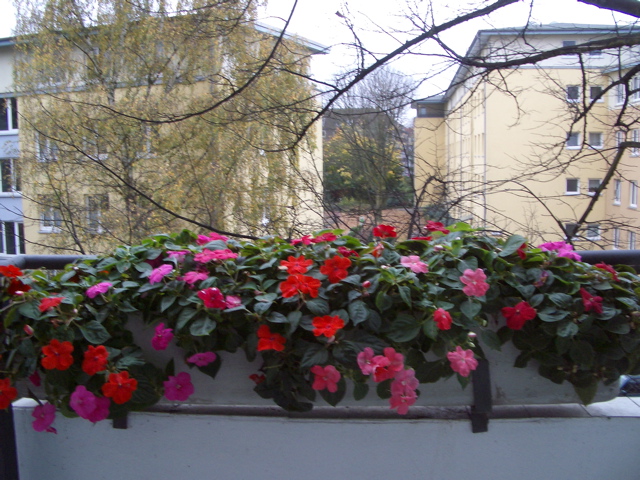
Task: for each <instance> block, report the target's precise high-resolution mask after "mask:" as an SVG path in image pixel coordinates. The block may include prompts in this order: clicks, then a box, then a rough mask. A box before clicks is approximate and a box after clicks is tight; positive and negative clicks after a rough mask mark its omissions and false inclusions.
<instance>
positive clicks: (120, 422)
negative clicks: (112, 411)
mask: <svg viewBox="0 0 640 480" xmlns="http://www.w3.org/2000/svg"><path fill="white" fill-rule="evenodd" d="M111 424H112V425H113V428H117V429H118V430H126V429H127V428H129V415H124V416H123V417H116V418H114V419H113V420H112V421H111Z"/></svg>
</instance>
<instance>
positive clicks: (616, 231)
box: [612, 227, 620, 250]
mask: <svg viewBox="0 0 640 480" xmlns="http://www.w3.org/2000/svg"><path fill="white" fill-rule="evenodd" d="M612 248H613V249H614V250H618V249H619V248H620V228H619V227H613V242H612Z"/></svg>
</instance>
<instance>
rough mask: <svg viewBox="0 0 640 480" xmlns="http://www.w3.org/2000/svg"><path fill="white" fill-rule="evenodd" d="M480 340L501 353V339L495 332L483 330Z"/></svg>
mask: <svg viewBox="0 0 640 480" xmlns="http://www.w3.org/2000/svg"><path fill="white" fill-rule="evenodd" d="M480 340H482V342H483V343H484V344H485V345H486V346H487V347H489V348H491V349H493V350H498V351H500V350H501V348H502V342H501V341H500V337H499V336H498V334H497V333H496V332H494V331H493V330H489V329H486V328H483V329H482V330H480Z"/></svg>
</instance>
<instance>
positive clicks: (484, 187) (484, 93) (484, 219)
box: [482, 82, 488, 229]
mask: <svg viewBox="0 0 640 480" xmlns="http://www.w3.org/2000/svg"><path fill="white" fill-rule="evenodd" d="M482 96H483V98H482V106H483V112H482V121H483V122H484V129H483V130H484V132H483V135H484V137H482V156H483V168H484V172H483V176H484V178H483V182H482V199H483V213H482V228H485V229H486V228H487V137H488V135H487V83H486V82H484V84H483V86H482Z"/></svg>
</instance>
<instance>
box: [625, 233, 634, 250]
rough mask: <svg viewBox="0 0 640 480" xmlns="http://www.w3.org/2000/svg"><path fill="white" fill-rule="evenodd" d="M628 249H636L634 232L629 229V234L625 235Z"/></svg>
mask: <svg viewBox="0 0 640 480" xmlns="http://www.w3.org/2000/svg"><path fill="white" fill-rule="evenodd" d="M627 241H628V246H629V250H635V249H636V232H634V231H632V230H629V234H628V236H627Z"/></svg>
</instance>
